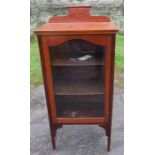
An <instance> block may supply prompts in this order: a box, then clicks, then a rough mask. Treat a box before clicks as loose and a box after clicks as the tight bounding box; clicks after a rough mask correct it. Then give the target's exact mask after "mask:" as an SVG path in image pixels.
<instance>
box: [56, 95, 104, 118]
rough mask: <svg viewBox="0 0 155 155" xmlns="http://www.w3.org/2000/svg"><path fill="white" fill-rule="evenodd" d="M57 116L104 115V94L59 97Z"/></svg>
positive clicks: (81, 116) (82, 116)
mask: <svg viewBox="0 0 155 155" xmlns="http://www.w3.org/2000/svg"><path fill="white" fill-rule="evenodd" d="M57 99H58V100H57V103H56V106H57V116H58V117H60V118H65V117H66V118H70V117H71V118H76V117H77V118H84V117H103V116H104V101H103V95H99V96H98V95H94V96H73V97H72V96H66V97H62V96H59V97H57Z"/></svg>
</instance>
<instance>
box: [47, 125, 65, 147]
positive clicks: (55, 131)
mask: <svg viewBox="0 0 155 155" xmlns="http://www.w3.org/2000/svg"><path fill="white" fill-rule="evenodd" d="M58 128H62V125H59V124H53V123H51V124H50V130H51V140H52V146H53V150H55V149H56V141H55V138H56V134H57V129H58Z"/></svg>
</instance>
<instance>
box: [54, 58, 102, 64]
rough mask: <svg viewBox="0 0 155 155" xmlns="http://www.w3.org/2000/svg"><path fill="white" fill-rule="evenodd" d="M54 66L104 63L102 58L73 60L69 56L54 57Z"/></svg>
mask: <svg viewBox="0 0 155 155" xmlns="http://www.w3.org/2000/svg"><path fill="white" fill-rule="evenodd" d="M51 65H53V66H91V65H104V61H103V60H102V59H90V60H86V61H72V60H70V59H68V58H60V59H54V60H53V62H52V64H51Z"/></svg>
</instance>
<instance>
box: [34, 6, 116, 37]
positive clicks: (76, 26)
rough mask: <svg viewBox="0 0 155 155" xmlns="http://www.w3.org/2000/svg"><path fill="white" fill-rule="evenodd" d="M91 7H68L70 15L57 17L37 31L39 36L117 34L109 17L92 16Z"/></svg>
mask: <svg viewBox="0 0 155 155" xmlns="http://www.w3.org/2000/svg"><path fill="white" fill-rule="evenodd" d="M90 8H91V6H80V7H67V9H68V12H69V13H68V15H66V16H55V17H52V18H50V19H49V22H48V23H46V24H44V25H43V26H41V27H40V28H38V29H36V30H35V31H34V32H35V33H36V34H37V35H72V34H115V33H116V32H117V31H118V29H117V27H116V26H115V24H113V23H111V22H110V18H109V17H108V16H91V15H90V14H89V11H90Z"/></svg>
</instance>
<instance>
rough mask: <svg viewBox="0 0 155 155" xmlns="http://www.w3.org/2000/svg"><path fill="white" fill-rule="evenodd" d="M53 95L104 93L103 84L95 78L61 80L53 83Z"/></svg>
mask: <svg viewBox="0 0 155 155" xmlns="http://www.w3.org/2000/svg"><path fill="white" fill-rule="evenodd" d="M54 89H55V95H95V94H104V85H103V84H101V83H100V82H99V81H96V80H61V81H57V82H55V84H54Z"/></svg>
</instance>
